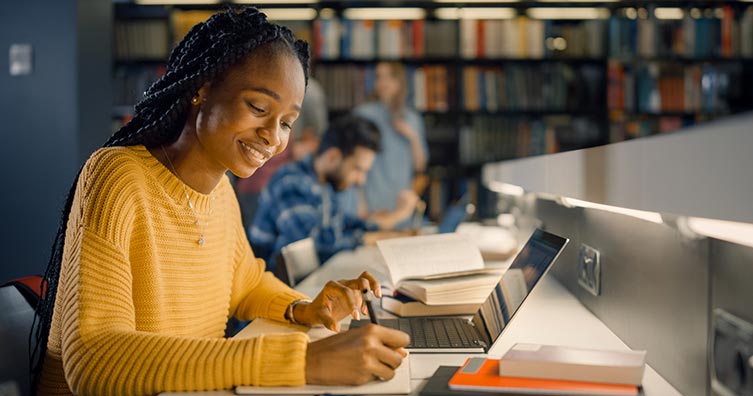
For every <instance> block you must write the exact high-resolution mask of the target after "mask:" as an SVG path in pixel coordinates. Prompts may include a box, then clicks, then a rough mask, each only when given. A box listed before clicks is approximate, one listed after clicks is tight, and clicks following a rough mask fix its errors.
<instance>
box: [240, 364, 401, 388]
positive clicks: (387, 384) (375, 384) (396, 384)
mask: <svg viewBox="0 0 753 396" xmlns="http://www.w3.org/2000/svg"><path fill="white" fill-rule="evenodd" d="M410 392H411V389H410V362H409V361H408V359H407V358H406V359H404V360H403V364H401V365H400V367H398V368H397V370H395V376H394V377H392V379H391V380H389V381H372V382H369V383H368V384H365V385H360V386H323V385H306V386H298V387H295V386H294V387H291V386H238V387H236V388H235V394H236V395H322V394H330V395H405V394H408V393H410Z"/></svg>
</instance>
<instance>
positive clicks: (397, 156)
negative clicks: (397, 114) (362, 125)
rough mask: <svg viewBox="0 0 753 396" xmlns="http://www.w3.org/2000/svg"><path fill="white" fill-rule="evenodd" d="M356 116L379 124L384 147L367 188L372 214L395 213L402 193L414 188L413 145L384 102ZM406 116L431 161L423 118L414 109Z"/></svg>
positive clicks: (360, 108)
mask: <svg viewBox="0 0 753 396" xmlns="http://www.w3.org/2000/svg"><path fill="white" fill-rule="evenodd" d="M353 112H354V113H355V114H357V115H359V116H362V117H364V118H366V119H368V120H369V121H371V122H373V123H374V124H376V126H377V128H379V133H380V139H381V145H382V149H381V151H379V152H378V153H377V155H376V158H375V159H374V165H373V166H372V167H371V170H370V171H369V174H368V176H367V179H366V185H365V186H364V196H365V197H366V203H367V204H368V207H369V212H374V211H377V210H381V209H386V210H390V211H391V210H394V209H395V201H396V200H397V196H398V194H399V193H400V191H402V190H407V189H411V188H412V183H413V173H414V172H413V170H414V166H413V152H412V151H411V146H410V141H408V139H407V138H406V137H405V136H403V135H401V134H400V133H399V132H397V131H396V130H395V128H394V127H393V126H392V114H391V113H390V111H389V109H388V108H387V107H386V106H385V105H384V104H382V103H381V102H370V103H365V104H362V105H360V106H358V107H356V109H355V110H354V111H353ZM403 113H404V117H405V121H406V122H407V123H408V124H409V125H410V126H411V128H413V129H414V130H415V131H416V133H417V134H418V138H419V140H420V141H421V143H422V146H423V150H424V153H427V157H428V147H427V143H426V135H425V132H424V122H423V120H422V119H421V116H420V115H419V114H418V113H416V112H415V111H413V110H411V109H404V110H403Z"/></svg>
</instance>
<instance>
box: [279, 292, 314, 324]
mask: <svg viewBox="0 0 753 396" xmlns="http://www.w3.org/2000/svg"><path fill="white" fill-rule="evenodd" d="M298 304H311V300H309V299H305V298H303V299H300V300H295V301H293V302H292V303H290V305H288V308H287V309H286V310H285V319H287V321H288V322H290V323H292V324H303V323H299V322H298V321H297V320H295V315H294V314H293V311H294V310H295V306H296V305H298Z"/></svg>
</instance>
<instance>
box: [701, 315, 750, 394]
mask: <svg viewBox="0 0 753 396" xmlns="http://www.w3.org/2000/svg"><path fill="white" fill-rule="evenodd" d="M713 337H714V340H713V345H712V356H711V387H712V389H713V390H714V393H715V394H717V395H725V396H726V395H740V396H753V324H751V323H750V322H748V321H746V320H744V319H742V318H739V317H737V316H735V315H732V314H731V313H729V312H727V311H725V310H723V309H720V308H717V309H715V310H714V334H713Z"/></svg>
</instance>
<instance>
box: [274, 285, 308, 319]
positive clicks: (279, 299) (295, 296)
mask: <svg viewBox="0 0 753 396" xmlns="http://www.w3.org/2000/svg"><path fill="white" fill-rule="evenodd" d="M307 299H308V300H310V298H309V297H308V296H306V295H305V294H303V293H299V292H297V291H295V290H289V291H284V292H282V293H280V294H278V295H277V296H275V297H274V298H273V299H272V301H270V302H269V308H268V310H267V316H266V317H267V318H269V319H273V320H276V321H278V322H287V319H285V311H286V310H287V309H288V305H290V304H291V303H292V302H293V301H298V300H307Z"/></svg>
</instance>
